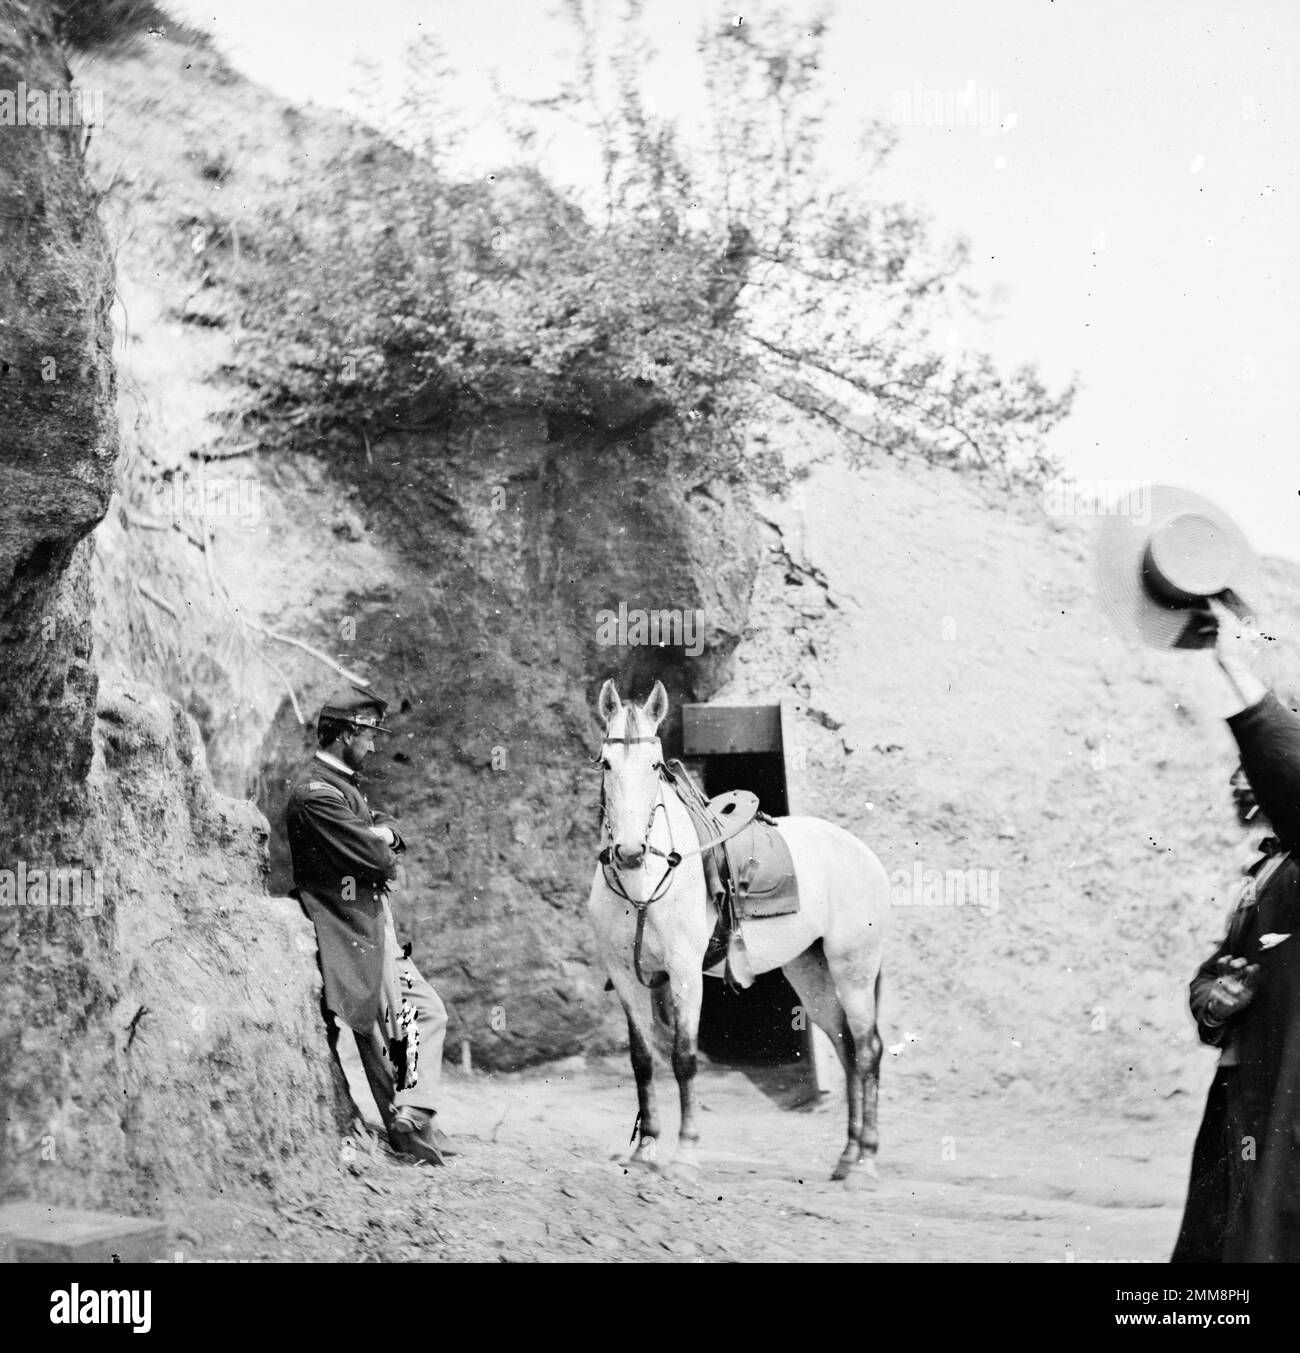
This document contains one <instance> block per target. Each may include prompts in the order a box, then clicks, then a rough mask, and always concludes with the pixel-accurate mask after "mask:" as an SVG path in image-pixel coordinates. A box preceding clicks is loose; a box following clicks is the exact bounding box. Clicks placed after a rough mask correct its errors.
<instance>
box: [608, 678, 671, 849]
mask: <svg viewBox="0 0 1300 1353" xmlns="http://www.w3.org/2000/svg"><path fill="white" fill-rule="evenodd" d="M667 713H668V692H667V691H665V690H664V687H663V682H661V681H656V682H655V685H654V690H652V691H651V692H650V698H649V699H648V700H647V701H646V702H645V704H644V705H637V704H634V703H632V702H631V701H629V702H628V703H627V704H624V703H623V701H622V700H620V699H619V698H618V691H617V689H616V688H615V686H614V683H613V682H612V681H607V682H605V684H604V685H603V686H602V687H601V688H600V717H601V718H602V719H603V720H604V721H605V741H604V743H603V744H602V746H601V749H600V765H601V774H602V775H603V776H604V786H603V789H604V804H605V822H606V824H607V826H608V829H609V834H610V838H611V842H612V855H613V858H612V863H613V864H614V865H616V866H617V867H618V868H619V869H639V868H641V867H642V865H644V864H645V856H646V841H647V838H648V837H649V835H650V825H651V822H652V821H653V818H654V813H655V805H656V804H657V803H658V802H659V792H660V778H659V771H660V768H661V766H662V765H663V759H664V752H663V748H662V747H661V746H660V743H659V737H658V729H659V725H660V724H661V723H663V721H664V716H665V715H666V714H667Z"/></svg>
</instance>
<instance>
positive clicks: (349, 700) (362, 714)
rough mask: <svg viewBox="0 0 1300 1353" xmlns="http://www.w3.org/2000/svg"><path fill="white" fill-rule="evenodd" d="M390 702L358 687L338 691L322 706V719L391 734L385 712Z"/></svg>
mask: <svg viewBox="0 0 1300 1353" xmlns="http://www.w3.org/2000/svg"><path fill="white" fill-rule="evenodd" d="M387 708H388V701H387V700H381V699H380V698H379V696H377V695H376V694H375V693H374V692H373V691H368V690H365V689H363V688H361V687H357V686H349V687H345V688H342V689H340V690H337V691H335V692H334V694H333V695H332V696H330V698H329V699H328V700H326V702H325V703H324V704H323V705H322V706H321V710H320V718H321V719H335V720H337V721H338V722H340V723H348V724H351V725H352V726H353V728H370V729H373V730H374V731H375V732H376V733H391V732H392V731H393V730H392V729H391V728H387V727H385V725H384V711H385V710H387Z"/></svg>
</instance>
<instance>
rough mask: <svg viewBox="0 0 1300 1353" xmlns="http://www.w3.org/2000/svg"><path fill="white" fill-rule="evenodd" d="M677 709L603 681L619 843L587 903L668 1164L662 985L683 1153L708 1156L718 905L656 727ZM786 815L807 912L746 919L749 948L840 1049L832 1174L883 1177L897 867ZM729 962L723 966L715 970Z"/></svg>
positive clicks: (642, 1160) (818, 824)
mask: <svg viewBox="0 0 1300 1353" xmlns="http://www.w3.org/2000/svg"><path fill="white" fill-rule="evenodd" d="M667 713H668V696H667V693H666V692H665V691H664V688H663V685H662V684H661V683H660V682H657V681H656V682H655V686H654V690H653V691H652V692H651V693H650V698H649V699H648V700H647V701H646V702H645V704H644V705H641V706H637V705H635V704H632V703H628V704H624V703H623V702H622V701H621V700H620V699H619V695H618V691H617V690H616V689H615V687H614V683H613V682H612V681H606V682H605V684H604V686H603V687H602V688H601V692H600V715H601V718H602V719H603V720H604V723H605V738H604V743H603V745H602V747H601V757H600V765H601V773H602V776H603V785H602V789H603V795H602V797H603V806H604V830H605V834H606V838H607V849H606V851H605V852H604V853H603V862H602V863H600V864H598V865H597V866H596V874H595V878H594V879H593V880H592V885H591V897H590V900H589V902H588V911H589V913H590V916H591V921H592V925H593V927H594V928H595V932H596V938H597V942H598V944H599V946H600V953H601V958H602V959H603V961H604V964H605V966H606V968H607V970H608V972H609V977H610V980H611V982H612V983H613V986H614V989H615V990H616V991H617V992H618V996H619V999H620V1000H621V1001H622V1003H623V1008H624V1010H626V1012H627V1024H628V1036H629V1038H630V1041H631V1054H632V1069H633V1072H634V1073H635V1075H636V1087H637V1099H638V1103H639V1108H640V1113H639V1115H638V1120H637V1121H638V1123H639V1127H640V1140H639V1142H638V1144H637V1147H636V1150H635V1152H634V1153H633V1155H632V1161H633V1162H635V1163H637V1164H645V1165H653V1164H655V1163H656V1152H657V1142H658V1137H659V1116H658V1111H657V1109H656V1107H655V1093H654V1057H653V1052H652V1047H653V1024H654V1018H653V1009H652V1001H651V991H650V987H651V986H656V985H659V984H661V983H662V982H664V981H665V978H666V980H667V982H668V985H669V993H670V995H671V1013H672V1063H673V1072H674V1074H675V1075H676V1078H677V1085H678V1088H679V1090H680V1093H681V1111H682V1117H681V1129H680V1133H679V1139H678V1150H677V1156H676V1160H675V1164H676V1165H679V1166H686V1167H687V1168H696V1167H698V1164H699V1160H698V1154H697V1144H698V1142H699V1132H698V1130H697V1128H696V1125H695V1084H694V1082H695V1067H696V1039H697V1036H698V1033H699V1026H700V1005H701V1002H702V1000H703V995H704V976H705V974H704V972H703V962H704V955H705V951H706V949H707V947H708V944H709V938H710V936H711V935H712V933H713V929H714V923H715V921H716V919H717V914H716V910H715V908H714V906H713V903H712V901H711V900H710V899H709V897H708V894H707V890H706V886H705V881H704V869H703V865H702V863H701V860H700V854H699V849H698V838H697V836H696V832H695V828H694V825H693V824H692V820H691V818H690V816H689V814H688V812H687V809H686V807H685V805H684V804H683V803H682V801H681V800H680V799H679V798H678V796H677V794H676V793H675V792H673V790H672V788H671V786H670V785H669V784H668V782H666V781H665V779H664V777H663V775H662V767H663V748H662V747H661V745H660V742H659V738H658V736H657V731H658V728H659V725H660V724H661V723H662V722H663V720H664V716H665V715H666V714H667ZM777 827H778V830H779V831H780V833H781V835H782V836H783V837H784V838H785V841H786V844H787V845H788V846H789V848H790V855H791V857H792V859H793V862H794V869H795V876H796V878H797V881H798V885H799V911H798V912H797V913H795V914H794V915H792V916H776V917H770V918H767V919H764V920H758V921H751V922H750V923H749V924H748V925H747V926H746V927H745V943H746V947H747V949H748V952H749V959H750V962H751V964H752V967H753V969H754V971H755V973H760V972H768V971H770V970H771V969H773V968H780V969H781V970H782V971H783V972H784V973H785V975H786V977H787V978H788V979H789V981H790V984H791V986H793V987H794V989H795V991H796V993H797V994H798V996H799V999H800V1001H801V1002H802V1004H803V1007H804V1009H805V1010H806V1011H807V1014H808V1015H809V1017H811V1019H812V1020H813V1021H814V1022H815V1023H816V1024H817V1025H818V1026H819V1027H820V1028H821V1029H823V1030H825V1032H826V1033H827V1034H828V1035H829V1036H830V1038H831V1040H832V1042H833V1043H834V1044H835V1047H836V1049H837V1051H838V1052H839V1057H840V1062H841V1063H842V1065H843V1067H844V1074H845V1080H846V1086H847V1098H848V1117H849V1135H848V1142H847V1144H846V1145H845V1147H844V1152H843V1154H842V1155H841V1156H840V1158H839V1161H838V1163H837V1164H836V1166H835V1172H834V1174H832V1176H831V1178H832V1179H848V1178H849V1177H850V1176H851V1175H858V1176H867V1177H869V1178H871V1179H874V1178H875V1177H876V1149H877V1146H878V1142H879V1139H878V1135H877V1129H876V1106H877V1097H878V1093H879V1075H880V1052H881V1041H880V1035H879V1033H878V1031H877V1028H876V1019H877V1004H878V999H879V995H880V968H881V952H882V949H883V947H884V939H885V927H886V922H887V919H888V916H889V878H888V875H887V874H886V873H885V870H884V868H883V866H882V865H881V863H880V861H879V860H878V859H877V858H876V857H875V855H874V854H873V853H872V852H871V851H870V850H868V849H867V847H866V846H864V845H863V844H862V842H861V841H859V840H858V839H857V838H856V837H855V836H852V835H850V833H848V832H847V831H845V830H844V829H843V828H841V827H837V826H836V825H835V824H834V823H832V822H826V821H823V820H822V819H820V818H813V817H786V818H780V819H778V821H777ZM607 868H608V870H609V877H607V874H606V869H607ZM611 881H612V883H613V887H611ZM616 889H617V890H618V891H616ZM620 893H621V894H623V895H620ZM721 971H722V968H721V965H718V966H717V967H715V968H713V969H711V970H710V974H709V975H710V976H714V977H716V976H719V975H720V974H721ZM652 973H653V974H655V976H653V977H651V976H650V974H652ZM633 1135H634V1136H635V1135H636V1134H635V1130H634V1133H633Z"/></svg>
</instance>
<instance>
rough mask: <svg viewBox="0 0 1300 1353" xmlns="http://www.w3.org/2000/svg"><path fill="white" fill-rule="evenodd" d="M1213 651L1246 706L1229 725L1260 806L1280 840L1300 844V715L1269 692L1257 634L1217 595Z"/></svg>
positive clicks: (1293, 845) (1299, 847) (1288, 845)
mask: <svg viewBox="0 0 1300 1353" xmlns="http://www.w3.org/2000/svg"><path fill="white" fill-rule="evenodd" d="M1210 606H1211V610H1212V611H1213V613H1214V619H1215V621H1216V622H1217V629H1218V632H1217V635H1216V637H1215V647H1214V656H1215V660H1216V661H1217V662H1218V664H1219V668H1220V670H1221V671H1222V672H1223V675H1224V676H1225V677H1226V678H1227V681H1228V684H1229V685H1230V686H1231V687H1232V689H1233V691H1234V693H1235V695H1236V697H1237V700H1238V701H1239V702H1240V703H1241V705H1242V708H1241V709H1239V710H1238V711H1237V712H1236V713H1235V714H1233V715H1231V716H1229V718H1228V727H1229V728H1230V729H1231V730H1232V734H1233V736H1234V737H1235V738H1236V739H1237V746H1238V747H1239V748H1240V750H1241V764H1242V767H1243V769H1244V770H1245V772H1246V778H1247V779H1248V780H1249V781H1250V787H1251V789H1252V790H1253V791H1254V794H1255V798H1256V799H1257V800H1258V801H1259V806H1260V810H1261V811H1262V812H1263V814H1264V816H1265V817H1266V818H1268V820H1269V822H1270V823H1271V824H1272V826H1273V830H1274V832H1275V833H1276V835H1277V838H1278V840H1280V841H1281V842H1282V844H1283V845H1284V846H1285V847H1286V848H1287V849H1288V850H1291V851H1295V850H1300V715H1296V714H1295V713H1294V712H1293V711H1292V710H1289V709H1287V708H1286V706H1285V705H1283V704H1282V703H1281V701H1279V700H1278V698H1277V697H1276V696H1275V695H1273V694H1271V693H1270V692H1269V690H1268V689H1267V687H1266V686H1265V685H1264V683H1263V682H1262V681H1261V680H1260V679H1259V677H1258V676H1257V675H1256V673H1255V651H1254V650H1255V645H1256V644H1257V643H1258V641H1259V637H1260V636H1259V634H1258V632H1257V631H1255V630H1253V629H1252V628H1251V627H1250V626H1249V625H1247V624H1245V623H1244V622H1243V621H1241V620H1239V619H1238V618H1237V617H1236V616H1235V615H1233V614H1232V612H1231V611H1229V610H1228V609H1227V607H1225V606H1223V605H1221V604H1220V603H1218V602H1217V601H1214V602H1211V603H1210Z"/></svg>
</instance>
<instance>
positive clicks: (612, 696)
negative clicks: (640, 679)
mask: <svg viewBox="0 0 1300 1353" xmlns="http://www.w3.org/2000/svg"><path fill="white" fill-rule="evenodd" d="M598 707H599V709H600V717H601V718H602V719H604V720H605V724H606V726H608V724H609V721H610V720H611V719H612V718H613V717H614V715H615V714H617V713H618V712H619V710H620V709H622V708H623V702H622V701H621V700H620V699H619V698H618V687H617V686H615V685H614V683H613V681H606V682H605V684H604V685H603V686H602V687H601V688H600V700H599V703H598Z"/></svg>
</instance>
